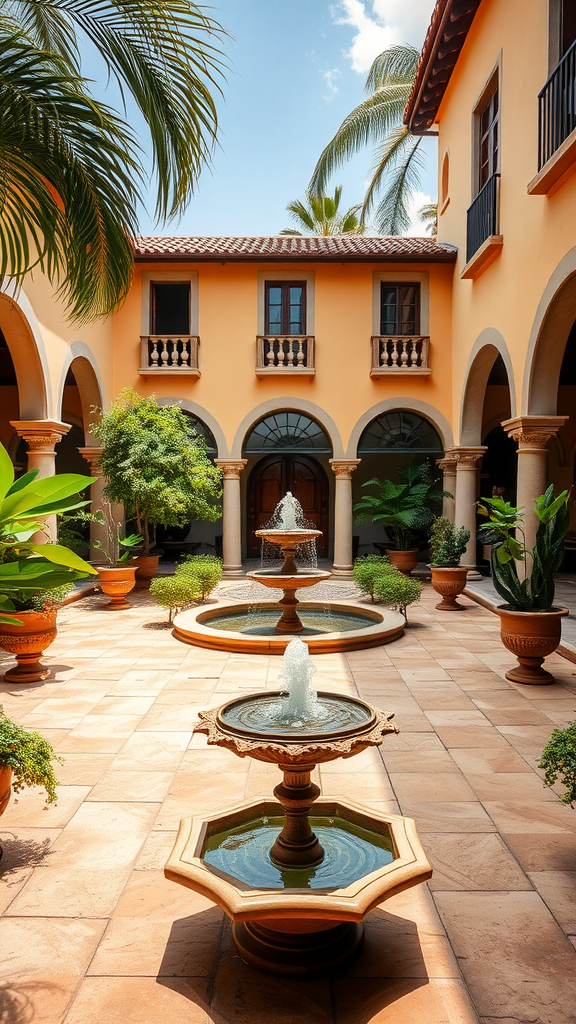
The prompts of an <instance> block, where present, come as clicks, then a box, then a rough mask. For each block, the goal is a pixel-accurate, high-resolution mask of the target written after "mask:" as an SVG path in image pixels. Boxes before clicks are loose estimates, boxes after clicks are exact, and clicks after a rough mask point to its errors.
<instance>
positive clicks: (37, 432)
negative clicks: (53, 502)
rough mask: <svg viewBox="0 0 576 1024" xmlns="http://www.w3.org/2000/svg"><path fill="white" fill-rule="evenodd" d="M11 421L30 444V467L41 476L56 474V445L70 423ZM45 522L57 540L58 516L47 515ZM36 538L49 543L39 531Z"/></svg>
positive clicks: (52, 536) (39, 541)
mask: <svg viewBox="0 0 576 1024" xmlns="http://www.w3.org/2000/svg"><path fill="white" fill-rule="evenodd" d="M10 423H11V426H13V427H14V430H15V431H16V433H17V434H18V435H19V436H20V437H22V438H24V440H25V441H26V443H27V444H28V469H29V470H30V469H37V470H38V476H39V477H48V476H54V475H55V473H56V451H55V447H56V445H57V444H58V442H59V441H61V440H62V438H63V437H64V434H67V433H68V431H69V430H70V424H69V423H60V422H59V421H58V420H11V421H10ZM45 523H46V528H47V530H48V533H49V535H50V539H51V540H52V541H53V542H54V541H56V539H57V536H58V531H57V525H56V516H47V517H46V519H45ZM34 540H35V542H36V543H37V544H43V543H47V541H48V538H47V537H46V535H45V534H44V533H37V534H36V536H35V538H34Z"/></svg>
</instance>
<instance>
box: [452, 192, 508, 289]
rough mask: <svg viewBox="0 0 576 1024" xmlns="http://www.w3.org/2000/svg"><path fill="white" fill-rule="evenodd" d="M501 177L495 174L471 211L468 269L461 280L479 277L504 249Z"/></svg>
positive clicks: (467, 225)
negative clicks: (499, 210) (500, 230)
mask: <svg viewBox="0 0 576 1024" xmlns="http://www.w3.org/2000/svg"><path fill="white" fill-rule="evenodd" d="M499 195H500V175H499V174H492V175H491V176H490V177H489V178H488V181H487V182H486V184H485V185H483V187H482V188H481V189H480V191H479V193H478V195H477V196H476V198H475V200H474V202H473V203H472V206H470V208H469V209H468V213H467V224H466V266H465V267H464V269H463V271H462V273H461V274H460V277H463V278H472V279H473V278H476V277H478V275H479V274H481V273H482V271H483V270H485V269H486V267H487V266H488V265H489V264H490V263H491V262H492V260H493V259H494V258H495V257H496V256H497V255H498V253H499V252H500V251H501V249H502V244H503V238H502V235H500V234H499V233H498V221H499V216H498V206H499Z"/></svg>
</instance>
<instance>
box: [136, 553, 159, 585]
mask: <svg viewBox="0 0 576 1024" xmlns="http://www.w3.org/2000/svg"><path fill="white" fill-rule="evenodd" d="M135 561H136V589H137V590H149V589H150V580H151V579H153V578H154V576H157V575H158V562H159V561H160V555H138V558H136V559H135Z"/></svg>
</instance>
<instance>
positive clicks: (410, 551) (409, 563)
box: [386, 547, 420, 575]
mask: <svg viewBox="0 0 576 1024" xmlns="http://www.w3.org/2000/svg"><path fill="white" fill-rule="evenodd" d="M419 552H420V549H419V548H406V549H405V550H400V549H399V548H389V547H387V548H386V554H387V555H388V561H389V562H390V564H391V565H395V566H396V568H397V569H400V572H403V573H405V574H406V575H408V573H410V572H412V569H413V568H414V567H415V566H416V564H417V562H418V554H419Z"/></svg>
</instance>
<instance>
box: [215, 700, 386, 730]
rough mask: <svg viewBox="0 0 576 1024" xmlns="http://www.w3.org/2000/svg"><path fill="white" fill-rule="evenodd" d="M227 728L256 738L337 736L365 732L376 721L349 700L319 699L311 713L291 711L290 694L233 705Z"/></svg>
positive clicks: (225, 715)
mask: <svg viewBox="0 0 576 1024" xmlns="http://www.w3.org/2000/svg"><path fill="white" fill-rule="evenodd" d="M221 720H222V722H223V724H224V725H229V726H231V727H232V729H238V730H241V731H242V732H248V733H253V734H254V735H255V736H276V737H283V736H285V737H287V738H289V737H294V738H296V737H302V736H306V735H309V736H311V737H312V736H318V735H322V734H323V733H325V734H326V735H329V736H330V737H331V738H332V737H337V736H338V734H339V733H342V734H347V733H349V732H354V731H355V730H357V729H362V728H363V727H364V726H366V725H368V723H369V722H370V721H371V720H372V711H371V709H370V708H369V707H367V706H366V705H364V704H360V703H357V702H356V701H354V700H349V699H348V698H347V697H337V696H330V697H321V696H318V697H316V700H315V701H314V705H313V707H312V708H311V710H310V712H309V713H308V714H306V713H302V714H301V715H294V714H292V713H291V712H290V708H289V702H288V694H286V696H285V697H284V696H278V695H271V696H270V697H257V698H254V700H250V698H249V697H244V698H242V699H241V700H239V701H236V702H234V703H232V704H229V705H228V706H227V707H226V708H225V710H224V711H223V712H222V714H221Z"/></svg>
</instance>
